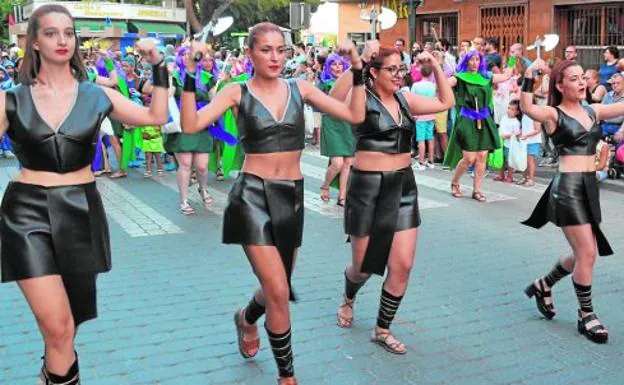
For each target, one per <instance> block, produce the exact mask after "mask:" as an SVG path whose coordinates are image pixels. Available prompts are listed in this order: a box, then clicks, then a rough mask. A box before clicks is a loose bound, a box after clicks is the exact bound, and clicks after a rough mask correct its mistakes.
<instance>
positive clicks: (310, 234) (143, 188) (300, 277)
mask: <svg viewBox="0 0 624 385" xmlns="http://www.w3.org/2000/svg"><path fill="white" fill-rule="evenodd" d="M2 162H4V163H2ZM2 162H0V189H2V190H4V188H5V187H6V183H7V180H8V177H9V176H10V175H11V174H12V173H14V172H15V171H16V170H15V167H14V165H13V163H7V161H2ZM326 164H327V160H326V159H324V158H321V157H320V156H318V154H317V153H315V152H314V151H308V152H307V153H306V155H305V156H304V159H303V171H304V174H305V176H306V185H305V188H306V195H305V205H306V209H307V210H306V219H305V233H304V234H305V236H304V245H303V248H302V249H301V251H300V253H299V260H298V264H297V270H296V272H295V276H294V286H295V288H296V290H297V292H298V294H299V297H300V301H299V302H298V303H296V304H294V305H293V306H292V312H293V344H294V352H295V368H296V373H297V376H298V378H299V382H300V384H304V385H308V384H309V385H312V384H314V385H322V384H362V385H368V384H423V385H429V384H431V385H471V384H475V385H491V384H509V385H512V384H513V385H520V384H526V385H529V384H530V385H535V384H601V385H609V384H613V385H619V384H622V383H624V380H623V379H622V377H621V374H620V370H621V366H622V362H624V361H623V360H624V306H622V299H623V298H624V263H623V262H622V258H623V257H624V237H622V230H621V229H622V228H624V216H623V215H622V208H623V207H624V205H623V204H622V202H623V198H624V189H623V190H621V191H620V192H617V191H613V190H617V189H610V190H604V191H603V192H602V210H603V219H604V222H603V230H604V232H605V233H606V235H607V237H608V238H609V240H610V241H611V244H612V246H613V248H614V249H615V250H616V255H615V256H613V257H609V258H601V259H600V260H599V263H598V264H597V270H596V274H595V284H594V290H593V293H594V305H595V307H596V309H597V312H598V314H599V316H600V317H601V319H602V320H603V322H604V323H605V325H607V326H608V327H610V336H609V338H610V343H609V344H607V345H606V346H597V345H594V344H592V343H591V342H589V341H587V340H586V339H585V338H584V337H581V336H579V334H578V333H577V332H576V298H575V296H574V293H573V290H572V285H571V282H570V280H569V278H567V279H565V280H564V281H562V282H561V283H560V284H559V286H557V287H556V289H555V292H554V295H555V303H556V305H557V308H558V310H559V314H558V315H557V317H556V318H555V320H553V321H545V320H543V319H541V318H540V317H539V313H538V312H537V310H536V308H535V303H534V301H532V300H529V299H527V298H526V297H525V296H524V294H523V289H524V287H525V286H526V285H527V284H528V283H529V282H530V281H531V280H532V279H534V278H535V277H537V276H538V275H543V274H544V273H546V272H547V271H548V270H549V269H550V267H551V266H552V264H553V263H554V262H555V260H556V258H557V257H559V256H560V255H562V254H563V253H568V252H569V249H568V246H567V244H566V242H565V240H564V238H563V236H562V233H561V231H560V230H558V229H557V228H556V227H554V226H552V225H549V226H546V227H544V228H543V229H542V231H536V230H533V229H530V228H528V227H525V226H522V225H520V223H519V222H520V221H521V220H522V219H524V218H525V217H527V216H528V215H529V213H530V211H531V210H532V208H533V206H534V205H535V203H536V202H537V199H538V198H539V197H540V194H541V192H542V191H543V190H544V189H545V187H546V186H545V185H544V184H543V183H542V184H539V185H538V186H536V187H534V188H523V187H518V186H514V185H507V184H506V185H503V184H500V183H497V184H495V183H494V182H492V181H491V177H490V178H488V179H489V181H488V182H486V184H485V186H484V193H485V194H486V195H487V196H488V198H489V199H490V202H489V203H487V204H480V203H478V202H476V201H473V200H471V199H468V198H464V199H459V200H458V199H453V198H452V197H451V196H450V193H449V189H450V173H449V172H448V171H442V170H438V169H436V170H431V171H425V172H420V173H418V174H417V181H418V184H419V193H420V204H421V209H422V211H421V214H422V217H423V225H422V227H421V230H422V231H421V233H420V235H419V237H420V239H419V245H418V252H417V262H416V266H415V269H414V272H413V275H412V277H411V283H410V287H409V288H408V293H407V295H406V297H405V299H404V301H403V304H402V306H401V308H400V310H399V313H398V315H397V319H396V321H395V323H394V326H393V330H394V333H395V334H396V336H397V337H398V338H400V339H402V340H403V341H404V342H405V343H406V344H407V345H408V348H409V352H408V354H407V355H405V356H393V355H391V354H389V353H386V352H385V351H384V350H383V349H381V348H380V347H378V346H376V345H374V344H372V343H370V342H368V338H369V332H370V329H371V327H372V326H373V325H374V322H375V318H376V312H377V306H378V298H379V291H380V285H381V282H382V280H381V279H380V278H378V277H376V278H373V279H371V280H370V281H369V282H368V283H367V285H366V286H365V287H364V288H363V289H362V291H361V294H360V295H359V296H358V301H357V305H356V321H355V323H354V327H353V328H352V329H350V330H345V329H340V328H338V327H337V326H335V311H336V308H337V305H338V302H339V299H340V296H341V292H342V289H343V278H342V277H343V276H342V272H343V269H344V266H345V264H346V263H347V261H348V260H349V258H350V249H349V245H348V244H345V243H344V239H345V237H344V234H343V232H342V219H341V209H340V208H339V207H337V206H336V205H335V200H332V202H331V203H330V204H324V203H323V202H321V201H320V199H319V198H318V191H319V186H320V184H321V180H320V178H321V177H322V175H323V173H324V169H325V166H326ZM2 166H4V167H3V168H2ZM140 171H141V173H142V169H141V170H140ZM471 182H472V181H471V179H470V177H468V176H466V177H464V179H463V183H464V187H463V190H464V194H465V195H467V196H469V194H470V192H471V191H470V189H469V187H470V185H471ZM231 184H232V180H231V179H230V180H228V181H225V182H216V181H215V180H214V177H211V181H210V186H211V193H212V194H213V196H214V200H215V201H214V205H213V208H212V209H211V210H210V211H206V210H204V209H202V208H201V206H200V203H199V201H200V199H199V195H198V194H197V190H196V186H195V187H193V188H192V189H191V196H192V199H191V204H192V205H193V206H194V207H195V208H196V209H197V210H198V215H196V216H192V217H186V216H183V215H182V214H180V213H179V212H178V198H177V192H176V184H175V175H174V173H167V174H166V175H165V176H164V177H162V178H158V177H154V178H152V179H143V178H142V175H141V174H140V173H139V172H137V171H133V172H132V173H131V175H130V177H129V178H127V179H124V180H117V181H113V180H110V179H107V178H102V179H98V186H99V188H100V191H101V192H102V195H103V198H104V201H105V202H104V203H105V206H106V209H107V212H108V215H109V223H110V228H111V232H112V248H113V270H112V272H111V273H109V274H105V275H102V276H101V277H100V279H99V280H98V285H99V312H100V317H99V318H98V319H97V320H95V321H93V322H89V323H87V324H85V325H84V326H83V327H82V328H81V330H80V334H79V335H78V339H77V350H78V352H79V353H80V365H81V369H82V378H83V384H85V385H113V384H114V385H129V384H132V385H143V384H145V385H146V384H162V385H186V384H189V385H191V384H192V385H199V384H210V385H219V384H224V385H225V384H229V385H231V384H241V385H242V384H246V385H250V384H275V379H276V375H277V373H276V368H275V363H274V361H273V358H272V355H271V352H270V349H269V347H268V341H267V340H266V336H265V332H264V331H263V330H262V331H261V333H262V338H263V339H262V349H261V351H260V353H259V354H258V355H257V357H256V359H253V360H250V361H247V362H246V361H244V360H243V359H242V358H241V357H240V356H239V354H238V350H237V348H236V342H235V334H234V328H233V324H232V314H233V312H234V310H235V309H236V308H238V307H240V306H242V305H244V304H246V303H247V301H248V300H249V298H250V295H251V293H252V291H253V290H254V288H255V287H256V284H257V283H256V281H255V278H254V277H253V275H252V274H251V270H250V267H249V265H248V263H247V261H246V259H245V257H244V255H243V253H242V250H241V248H240V247H237V246H227V245H222V244H221V242H220V239H221V220H222V211H223V208H224V205H225V202H226V198H227V193H228V191H229V188H230V186H231ZM332 194H336V192H335V191H332ZM68 236H71V234H68ZM618 236H619V237H618ZM42 351H43V349H42V344H41V338H40V335H39V332H38V331H37V329H36V325H35V322H34V319H33V317H32V315H31V313H30V312H29V310H28V307H27V305H26V303H25V301H24V300H23V298H22V296H21V294H20V292H19V290H18V289H17V286H16V285H14V284H4V285H0V384H3V385H4V384H8V385H33V384H35V383H36V374H37V371H38V370H39V368H40V365H41V362H40V360H39V357H40V356H41V354H42Z"/></svg>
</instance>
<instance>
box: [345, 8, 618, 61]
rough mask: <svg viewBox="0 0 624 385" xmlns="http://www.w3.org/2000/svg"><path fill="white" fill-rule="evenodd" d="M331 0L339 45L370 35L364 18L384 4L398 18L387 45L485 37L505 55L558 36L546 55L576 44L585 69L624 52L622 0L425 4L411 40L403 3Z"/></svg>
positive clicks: (383, 33)
mask: <svg viewBox="0 0 624 385" xmlns="http://www.w3.org/2000/svg"><path fill="white" fill-rule="evenodd" d="M333 1H336V2H338V3H339V4H340V10H339V25H340V27H339V33H338V39H339V41H343V39H353V38H354V37H356V38H358V37H370V36H371V32H372V28H371V25H370V23H369V22H367V21H365V20H362V19H360V14H361V13H362V11H369V10H370V9H371V7H375V8H377V9H378V8H379V7H380V6H383V7H387V8H390V9H392V10H393V11H395V13H396V14H397V16H398V18H399V19H398V21H397V23H396V25H395V26H394V27H392V28H390V29H387V30H378V32H379V36H380V40H381V43H382V44H383V45H392V44H393V43H394V41H395V40H396V39H397V38H399V37H402V38H404V39H405V40H406V41H407V42H408V44H409V42H410V41H417V42H420V43H423V42H427V41H434V40H436V36H437V37H445V38H447V39H448V40H449V41H450V42H451V43H452V44H453V45H454V46H457V45H458V44H459V43H460V42H461V40H472V38H474V37H475V36H483V37H486V38H487V37H497V38H499V41H500V43H501V52H503V53H507V51H508V49H509V47H510V46H511V45H512V44H513V43H516V42H520V43H523V44H525V45H531V44H532V43H533V42H534V41H535V37H536V36H537V35H540V36H541V35H544V34H546V33H557V34H558V35H559V36H560V43H559V45H558V46H557V47H556V48H555V50H554V51H553V52H552V53H549V54H547V56H546V57H549V56H550V55H554V56H558V57H562V56H563V50H564V49H565V46H566V45H568V44H574V45H575V46H577V48H578V50H579V59H580V62H581V63H582V64H583V65H584V66H587V67H595V66H596V65H597V64H598V63H600V62H601V61H602V51H603V49H604V47H605V46H608V45H615V46H619V48H620V50H621V52H622V53H623V54H624V0H611V1H605V0H602V1H595V0H424V1H422V3H423V4H422V5H421V6H419V7H417V8H415V12H416V16H415V28H414V34H413V36H411V34H410V28H409V23H408V16H409V9H408V6H407V5H406V4H405V3H406V1H404V0H359V1H358V0H333ZM410 38H411V39H410ZM412 39H413V40H412ZM355 40H358V39H355ZM531 55H533V56H534V55H535V54H534V53H529V56H530V57H531Z"/></svg>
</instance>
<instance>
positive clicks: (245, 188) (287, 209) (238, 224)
mask: <svg viewBox="0 0 624 385" xmlns="http://www.w3.org/2000/svg"><path fill="white" fill-rule="evenodd" d="M302 236H303V180H302V179H301V180H269V179H262V178H260V177H259V176H257V175H253V174H248V173H240V174H239V175H238V178H236V182H235V183H234V185H233V186H232V190H231V191H230V194H229V196H228V205H227V207H226V208H225V212H224V214H223V243H228V244H240V245H272V246H275V247H277V249H278V251H279V253H280V256H281V258H282V262H283V263H284V268H285V270H286V272H287V274H288V281H289V283H290V275H291V274H292V265H293V259H294V252H295V249H296V248H298V247H300V246H301V240H302ZM291 299H294V296H292V290H291Z"/></svg>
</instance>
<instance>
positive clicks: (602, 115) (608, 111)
mask: <svg viewBox="0 0 624 385" xmlns="http://www.w3.org/2000/svg"><path fill="white" fill-rule="evenodd" d="M591 106H592V108H593V109H594V111H596V120H609V119H613V118H617V117H618V116H624V102H619V103H613V104H600V103H595V104H592V105H591Z"/></svg>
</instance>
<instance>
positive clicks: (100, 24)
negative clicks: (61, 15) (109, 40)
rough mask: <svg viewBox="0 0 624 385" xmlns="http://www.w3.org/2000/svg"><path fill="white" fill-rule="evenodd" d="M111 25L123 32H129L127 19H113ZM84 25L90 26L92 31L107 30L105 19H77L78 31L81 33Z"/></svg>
mask: <svg viewBox="0 0 624 385" xmlns="http://www.w3.org/2000/svg"><path fill="white" fill-rule="evenodd" d="M111 26H112V27H113V28H116V29H120V30H121V32H123V33H127V32H128V25H127V24H126V22H125V21H113V22H112V23H111ZM83 27H85V28H88V29H89V30H90V31H91V32H104V31H105V30H106V25H105V24H104V21H95V20H76V32H78V33H80V30H81V29H82V28H83Z"/></svg>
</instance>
